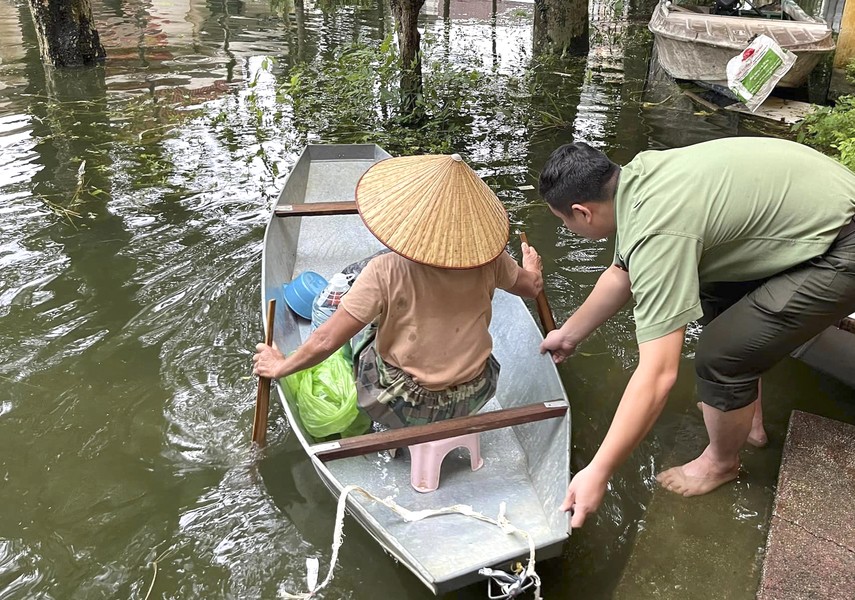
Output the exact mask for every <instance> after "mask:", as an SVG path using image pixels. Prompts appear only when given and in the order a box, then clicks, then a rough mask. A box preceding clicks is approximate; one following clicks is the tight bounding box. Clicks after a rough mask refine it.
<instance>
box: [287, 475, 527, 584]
mask: <svg viewBox="0 0 855 600" xmlns="http://www.w3.org/2000/svg"><path fill="white" fill-rule="evenodd" d="M351 492H359V493H360V494H362V495H363V496H365V497H366V498H369V499H371V500H374V501H375V502H379V503H380V504H382V505H384V506H386V507H388V508H389V509H391V510H392V511H393V512H395V513H396V514H398V515H400V516H401V517H402V518H403V519H404V521H407V522H415V521H421V520H423V519H427V518H428V517H435V516H439V515H450V514H460V515H463V516H466V517H471V518H473V519H477V520H479V521H484V522H486V523H492V524H493V525H496V526H498V527H499V528H500V529H501V530H502V531H503V532H504V533H506V534H508V535H512V534H518V535H521V536H523V537H524V538H525V539H526V541H527V542H528V550H529V556H528V564H527V565H526V566H525V568H524V570H523V571H522V573H521V574H520V575H518V576H515V581H514V582H510V581H506V580H505V578H507V577H509V575H508V574H507V573H504V572H502V571H494V570H492V569H481V570H480V571H479V573H481V574H482V575H485V576H487V577H491V578H493V580H494V581H495V582H496V583H497V584H498V585H499V587H500V589H501V590H502V592H503V594H506V595H503V596H492V595H491V596H490V597H491V598H505V597H507V598H513V597H516V596H517V595H518V594H519V593H520V592H522V591H523V590H524V589H528V588H529V587H531V586H532V585H534V600H542V597H541V595H540V577H539V576H538V574H537V573H536V572H535V570H534V550H535V545H534V540H533V539H532V537H531V536H530V535H529V534H528V533H527V532H526V531H524V530H522V529H519V528H518V527H514V525H512V524H511V522H510V521H509V520H508V519H507V517H505V510H506V505H505V503H504V502H502V503H501V504H500V505H499V515H498V517H497V518H495V519H491V518H490V517H487V516H485V515H483V514H481V513H479V512H476V511H475V510H473V509H472V507H471V506H469V505H466V504H455V505H454V506H446V507H443V508H436V509H427V510H418V511H412V510H409V509H407V508H404V507H403V506H400V505H399V504H397V503H396V502H395V501H394V500H392V498H386V499H385V500H384V499H380V498H378V497H377V496H375V495H374V494H372V493H371V492H369V491H368V490H365V489H363V488H362V487H360V486H358V485H348V486H345V487H344V489H342V491H341V495H340V496H339V498H338V506H337V508H336V515H335V518H336V523H335V530H334V531H333V542H332V557H331V559H330V568H329V571H328V572H327V576H326V577H325V578H324V580H323V581H322V582H321V583H320V584H318V583H317V581H318V570H319V569H318V559H317V558H307V559H306V582H307V584H308V588H309V591H308V592H303V593H297V594H292V593H290V592H288V591H287V590H284V589H281V588H280V590H279V595H280V596H281V597H283V598H287V599H288V600H307V599H309V598H314V597H315V594H317V593H318V592H319V591H321V590H322V589H324V588H325V587H326V586H327V585H329V583H330V582H331V581H332V578H333V571H334V570H335V566H336V563H337V562H338V552H339V549H340V548H341V545H342V543H343V542H344V514H345V507H346V505H347V497H348V496H349V495H350V493H351ZM502 576H504V577H502ZM526 581H528V583H526V584H525V585H523V584H524V583H525V582H526ZM488 583H489V582H488ZM488 589H489V588H488Z"/></svg>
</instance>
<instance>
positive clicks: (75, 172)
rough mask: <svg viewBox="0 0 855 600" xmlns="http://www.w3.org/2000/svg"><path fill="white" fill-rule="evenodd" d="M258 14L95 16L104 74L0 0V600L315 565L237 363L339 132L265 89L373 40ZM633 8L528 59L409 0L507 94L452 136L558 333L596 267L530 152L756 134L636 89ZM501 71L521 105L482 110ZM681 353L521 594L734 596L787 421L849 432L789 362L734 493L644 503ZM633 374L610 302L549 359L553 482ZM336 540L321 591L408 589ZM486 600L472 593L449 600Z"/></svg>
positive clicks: (258, 8) (508, 17) (742, 584)
mask: <svg viewBox="0 0 855 600" xmlns="http://www.w3.org/2000/svg"><path fill="white" fill-rule="evenodd" d="M272 4H273V6H271V3H268V2H263V1H257V2H256V1H248V2H244V1H236V0H229V1H226V2H218V1H208V2H204V1H202V0H185V1H183V2H178V1H177V0H175V1H142V0H101V1H98V0H94V8H95V12H96V18H97V22H98V26H99V29H100V31H101V34H102V39H103V42H104V44H105V45H106V47H107V52H108V55H109V59H108V61H107V62H106V64H105V65H104V66H102V67H98V68H94V69H86V70H79V71H72V72H67V73H54V72H52V71H50V70H46V69H45V68H44V67H43V66H42V64H41V62H40V61H39V57H38V49H37V47H36V46H35V41H34V40H35V38H34V33H33V25H32V22H31V20H30V17H29V13H28V9H27V6H26V2H24V1H23V0H0V215H2V216H0V266H2V271H0V364H2V367H0V475H2V485H0V506H2V507H3V508H2V510H0V598H3V599H7V598H8V599H11V598H21V599H24V598H27V599H30V598H146V597H147V594H148V593H149V592H150V594H151V595H150V596H148V597H150V598H242V599H243V598H275V597H277V593H278V590H279V589H280V588H282V587H285V588H287V589H290V590H298V589H302V587H303V586H302V576H303V572H304V557H305V556H306V555H318V556H320V557H321V559H322V562H323V561H325V560H327V559H328V558H329V543H330V538H331V534H332V527H333V523H332V521H333V512H334V501H333V499H332V498H330V497H329V494H328V493H327V491H326V489H325V488H323V486H322V485H321V484H320V483H319V482H318V481H317V479H316V477H315V475H314V472H313V471H312V469H311V467H310V466H309V464H308V462H307V461H306V460H305V459H304V458H303V456H302V454H301V452H300V450H299V448H298V447H297V444H296V443H294V442H293V441H292V440H289V436H288V432H287V425H286V423H285V422H284V419H283V417H282V415H281V413H279V412H278V411H277V412H276V413H275V414H274V420H273V427H274V429H273V430H272V431H271V433H270V435H269V440H270V449H269V453H268V455H267V457H266V458H265V459H264V460H263V462H262V463H261V465H260V469H259V470H256V469H254V468H253V467H252V465H253V457H252V456H250V454H249V452H248V450H247V446H248V436H249V429H250V422H251V418H252V409H253V403H254V392H255V383H254V381H253V380H252V379H251V378H250V377H249V374H250V361H249V356H250V350H249V349H250V348H252V347H253V346H254V344H255V343H256V341H257V340H258V339H259V336H260V331H259V315H258V314H257V312H256V310H257V306H258V296H259V290H258V288H259V273H260V264H259V261H260V248H261V236H262V231H263V227H264V222H265V217H266V214H267V211H268V209H269V206H270V203H271V201H272V199H273V198H274V197H275V196H276V193H277V191H278V190H279V188H280V186H281V183H282V179H283V176H284V174H286V173H287V170H288V168H289V166H290V165H291V164H292V163H293V161H294V160H295V158H296V155H297V153H298V152H299V149H300V147H301V146H302V145H303V144H304V143H305V142H306V141H307V140H311V141H342V140H349V139H352V138H353V136H354V135H356V134H355V133H354V132H353V131H351V130H348V129H347V128H345V127H343V126H342V125H341V123H340V122H337V121H336V120H335V118H334V114H335V112H336V108H335V107H334V106H328V107H327V108H321V110H320V113H317V114H315V115H314V116H315V117H319V118H318V119H313V120H312V122H311V123H309V122H306V121H304V120H301V117H300V116H299V115H295V114H292V113H291V112H289V110H288V109H282V105H281V104H277V101H276V93H275V88H276V85H277V84H278V82H282V81H285V80H286V79H287V77H288V76H289V70H290V69H291V68H292V65H293V64H296V63H298V62H299V61H301V60H303V61H309V62H312V61H317V62H319V63H320V64H326V63H324V61H333V60H334V59H335V52H336V49H338V48H341V47H342V46H344V45H346V44H350V43H351V42H352V41H354V40H362V41H364V42H368V43H371V44H379V42H380V41H381V40H382V39H383V38H384V36H385V34H386V33H387V32H388V31H389V28H390V27H391V23H390V21H389V17H388V15H389V11H388V7H385V6H383V5H382V4H381V5H378V4H375V3H374V2H364V3H345V2H324V3H323V4H308V3H306V4H305V5H303V4H297V5H296V6H294V5H292V4H290V3H289V2H287V1H286V0H282V1H274V2H272ZM647 10H648V9H647V8H645V7H643V6H639V7H621V8H619V9H614V8H609V9H604V8H597V10H596V11H595V14H596V16H597V20H596V21H595V27H594V33H595V44H594V49H593V51H592V53H591V56H590V57H589V58H588V59H587V60H584V59H582V60H580V59H567V60H564V61H557V62H556V61H551V62H546V63H539V62H538V63H537V66H536V67H535V68H534V70H533V71H532V70H529V69H528V67H529V64H530V61H531V60H532V54H533V51H532V48H531V39H532V31H531V11H532V5H531V4H530V3H527V2H500V3H498V13H499V14H498V17H497V18H496V19H495V20H493V19H491V5H490V3H489V2H487V3H483V2H462V1H460V2H458V1H455V2H452V3H450V4H442V3H432V4H431V3H429V4H428V5H427V7H426V10H425V14H424V15H423V25H424V28H425V30H426V32H427V33H428V34H429V36H428V37H430V38H432V39H433V41H432V42H431V48H432V49H433V50H432V52H433V53H434V54H433V56H434V57H435V58H433V59H431V60H433V61H434V62H433V64H435V65H436V64H440V63H438V62H437V61H439V60H440V59H442V60H447V61H450V62H449V63H448V64H463V63H465V64H466V65H469V66H472V65H473V64H480V67H479V68H480V71H481V73H482V74H483V75H484V76H485V77H491V78H492V79H491V81H492V80H496V81H498V80H499V75H502V76H504V77H506V79H502V81H504V83H503V84H502V85H504V86H505V87H497V88H495V90H494V91H493V92H491V91H490V90H489V89H488V90H487V91H485V92H484V93H481V94H478V95H476V96H474V97H473V100H472V102H471V103H470V105H468V106H467V110H468V111H469V113H470V114H471V118H470V119H468V120H465V121H463V122H462V124H459V127H458V129H457V130H455V131H456V132H455V133H454V136H453V141H454V143H455V146H456V147H455V149H456V150H457V151H459V152H461V153H462V154H464V155H466V156H467V157H468V158H469V159H470V160H471V162H472V163H473V164H474V165H475V167H476V168H477V169H478V170H479V173H480V174H481V175H482V176H483V177H485V178H486V179H487V180H488V181H489V182H490V183H491V184H492V185H494V186H495V187H496V189H497V190H498V191H499V193H500V195H501V196H502V198H503V200H504V201H505V202H506V204H507V205H508V207H509V209H510V211H511V214H512V218H513V221H514V223H515V224H516V225H517V226H519V227H524V228H525V229H526V230H527V232H528V235H529V238H530V239H531V240H532V243H533V244H535V245H536V246H537V247H538V249H539V250H540V251H541V253H542V254H543V255H544V256H545V258H546V273H547V285H548V291H549V294H550V298H551V302H552V306H553V309H554V310H555V312H556V313H557V315H558V316H559V320H561V319H562V318H563V315H566V314H567V312H568V311H570V310H572V309H573V308H574V307H575V306H577V305H578V303H579V302H580V301H581V300H582V299H583V298H584V296H585V294H586V293H587V291H588V290H589V289H590V288H591V286H592V285H593V283H594V281H595V279H596V277H597V275H598V273H599V271H600V270H601V269H602V267H603V266H604V265H606V264H607V262H608V260H609V258H610V256H611V253H610V250H609V249H608V248H607V247H606V245H605V244H602V243H598V242H588V241H584V240H580V239H577V238H575V237H573V236H571V235H570V234H568V233H567V232H566V231H564V230H561V229H559V227H558V225H559V224H558V221H557V220H555V219H554V218H552V217H551V216H550V215H549V214H548V212H547V211H546V209H545V208H544V207H543V205H541V204H540V203H539V202H538V201H537V197H536V193H535V192H534V191H532V190H531V189H528V186H531V185H533V184H534V183H535V177H536V175H535V174H536V172H537V169H538V168H539V166H540V165H541V164H542V162H543V160H544V159H545V157H546V156H547V154H548V153H549V152H550V151H551V149H552V148H554V147H555V146H556V145H557V144H559V143H562V142H565V141H569V140H570V139H571V138H574V137H575V138H580V139H585V140H588V141H590V142H591V143H594V144H596V145H598V146H601V147H603V148H605V149H607V150H608V152H609V153H610V155H611V156H612V158H613V159H615V160H616V161H618V162H626V161H628V160H629V159H631V157H632V156H633V155H634V154H635V153H636V152H638V151H640V150H644V149H647V148H667V147H673V146H680V145H685V144H689V143H692V142H697V141H702V140H706V139H712V138H716V137H722V136H728V135H753V134H759V133H761V128H759V127H758V126H757V125H755V124H753V123H751V122H748V121H740V119H739V117H737V116H736V115H724V114H705V113H700V112H698V111H697V108H696V107H695V106H694V105H692V104H691V103H690V102H689V101H688V100H686V99H685V98H681V97H679V94H678V93H676V95H675V92H674V90H673V89H670V88H664V91H663V88H656V89H655V90H650V89H648V90H647V91H645V86H644V82H645V78H646V75H647V56H648V52H649V40H648V39H647V37H646V35H645V32H646V29H645V27H644V25H645V22H646V14H647V13H646V12H645V11H647ZM443 15H447V17H444V16H443ZM265 57H275V58H276V59H277V62H276V64H275V65H274V66H272V67H271V66H270V65H269V64H267V63H265ZM473 61H474V62H473ZM428 64H431V63H430V61H428ZM441 71H442V69H439V72H441ZM526 73H528V77H529V78H530V79H528V80H526V79H525V76H526V75H525V74H526ZM491 74H493V75H491ZM514 77H518V78H519V79H520V80H525V81H526V82H527V83H526V85H527V86H528V85H531V86H534V87H529V88H526V89H528V90H529V91H527V92H526V91H523V92H518V93H517V92H515V94H516V95H515V96H514V100H513V102H511V103H510V104H511V105H512V106H513V108H514V110H501V103H502V102H501V101H502V98H504V97H505V96H503V95H504V94H508V93H511V91H513V90H516V89H517V88H515V87H514V84H513V82H511V83H509V81H511V80H512V79H513V78H514ZM508 78H510V79H508ZM253 81H256V82H257V83H256V84H255V85H252V84H251V82H253ZM485 81H486V80H485ZM538 86H539V87H538ZM488 87H489V86H488ZM491 89H492V88H491ZM531 90H535V92H532V91H531ZM490 94H493V95H492V96H491V95H490ZM497 99H498V100H497ZM277 107H278V108H277ZM327 110H328V111H329V113H328V114H327V112H325V111H327ZM541 111H546V112H549V113H550V114H551V115H552V117H553V118H551V119H546V118H545V117H542V116H540V113H541ZM272 115H278V116H277V118H272ZM547 125H548V126H547ZM763 132H764V133H768V131H763ZM369 133H370V132H369ZM387 150H389V151H391V152H393V153H396V152H402V151H406V150H407V148H406V147H405V146H404V142H401V143H400V145H399V147H389V146H387ZM691 350H692V348H691V344H690V345H689V346H688V347H687V350H686V364H685V367H686V368H684V369H683V371H684V372H683V375H682V377H681V380H680V383H679V385H678V388H677V389H676V390H675V392H674V394H673V396H672V399H671V401H670V403H669V406H668V409H667V411H666V413H665V414H664V415H663V417H662V419H660V422H659V423H658V424H657V426H656V428H655V429H654V431H653V432H652V433H651V435H650V436H648V439H647V440H646V441H645V442H644V444H643V445H642V446H641V448H639V450H638V451H636V453H635V454H634V455H633V457H632V459H631V460H630V461H629V462H628V463H627V465H626V466H625V467H624V468H623V469H622V470H621V471H620V472H619V473H618V474H617V475H616V477H615V478H614V480H613V482H612V486H611V490H610V493H609V495H608V496H607V498H606V501H605V503H604V505H603V507H602V509H601V510H600V512H599V514H598V516H597V518H596V519H594V520H592V521H590V522H589V524H588V525H587V526H586V528H585V529H584V530H583V531H581V532H576V533H575V534H574V535H573V537H572V539H571V541H570V542H569V543H568V544H567V549H566V553H565V557H564V558H563V559H561V560H555V561H550V562H547V563H544V564H543V565H541V566H540V571H541V573H542V575H543V577H544V582H545V588H544V595H545V597H547V598H610V597H624V598H646V597H674V598H683V597H722V598H724V597H728V598H745V599H747V598H752V597H753V586H754V585H756V580H757V577H758V576H759V571H758V565H759V564H760V556H761V555H760V551H761V548H762V546H763V544H764V539H765V530H766V524H767V520H768V516H769V510H770V506H771V499H772V494H773V485H774V481H775V476H776V473H777V465H778V460H779V454H780V446H781V443H782V440H783V436H784V433H785V427H786V420H787V416H788V414H789V411H790V410H791V409H792V408H794V407H799V408H805V409H808V410H811V411H812V412H819V413H822V414H827V415H832V416H837V417H840V418H844V419H847V420H850V421H855V408H853V406H855V403H852V400H853V397H855V395H853V393H852V392H851V391H850V390H848V389H845V388H843V386H840V385H839V384H836V383H835V382H834V381H831V380H829V379H826V378H823V377H821V376H819V375H816V374H814V373H813V372H811V371H810V370H808V369H807V368H806V367H804V366H802V365H800V364H795V363H787V364H786V365H784V366H782V367H780V368H778V369H776V370H775V371H774V372H773V374H772V375H771V376H770V377H769V378H768V380H767V382H766V388H765V389H766V394H767V398H768V399H769V401H768V402H767V403H766V406H767V414H768V420H769V431H770V436H771V438H772V446H771V448H770V449H767V450H763V451H751V452H748V453H747V455H746V470H747V475H746V476H745V477H743V478H742V479H741V480H740V482H739V483H738V484H736V485H735V486H733V487H731V488H728V489H726V490H723V491H722V492H720V493H717V494H713V495H711V496H710V497H708V498H707V499H705V500H703V501H702V502H695V503H687V502H684V501H679V502H677V501H675V500H674V499H672V498H668V497H665V496H662V495H661V494H658V493H654V486H653V474H654V473H655V472H657V471H658V470H659V469H660V468H661V467H662V466H663V465H667V464H671V463H672V462H675V461H677V460H682V459H685V458H688V456H689V455H690V454H691V453H692V452H693V451H695V450H696V449H697V447H698V446H699V445H701V444H702V443H703V428H702V423H701V419H700V415H699V414H698V413H696V409H695V408H694V402H693V400H692V390H691V386H692V378H691V368H690V367H691V364H690V358H691ZM635 358H636V356H635V346H634V344H633V336H632V323H631V320H630V318H629V315H628V314H622V315H620V316H619V317H618V318H616V319H615V320H614V321H612V322H610V323H608V324H607V325H605V326H604V327H603V328H602V329H601V331H599V332H598V333H596V334H595V335H594V336H592V338H591V340H590V341H589V342H588V343H587V344H586V345H585V346H584V347H583V348H582V353H580V354H579V356H577V357H576V358H575V359H573V360H572V361H571V362H570V363H569V364H567V365H565V366H564V367H562V374H563V376H564V381H565V384H566V386H567V390H568V394H569V395H570V397H571V400H572V402H573V436H574V455H573V463H574V465H575V466H576V467H577V468H578V467H579V466H582V465H584V464H585V463H586V462H587V460H589V459H590V457H591V456H592V455H593V452H594V451H595V449H596V445H597V444H598V443H599V441H600V440H601V439H602V436H603V435H604V433H605V431H606V428H607V426H608V423H609V421H610V418H611V415H612V413H613V411H614V409H615V407H616V405H617V402H618V400H619V398H620V394H621V392H622V389H623V385H624V384H625V383H626V381H627V380H628V378H629V375H630V370H631V368H632V366H633V364H634V361H635ZM648 509H649V510H648ZM704 527H706V529H704ZM346 532H347V534H348V535H347V538H346V542H345V545H344V548H343V551H342V556H341V560H340V568H339V570H338V571H337V574H336V579H335V581H334V583H333V586H332V588H331V589H330V590H329V591H328V592H326V593H325V594H324V597H326V598H359V599H364V598H380V597H388V598H404V597H407V598H428V597H429V594H428V593H427V592H426V591H425V590H424V589H423V588H422V586H421V585H420V584H419V583H418V582H417V581H416V580H415V578H414V577H412V576H411V575H410V574H409V573H408V572H407V571H406V570H405V569H404V568H402V567H400V566H399V565H396V564H395V563H394V562H393V561H392V560H391V559H390V558H389V557H388V556H386V555H385V554H384V553H383V552H382V550H381V549H380V548H379V547H378V546H377V545H376V543H374V542H373V540H371V539H370V538H368V537H367V536H366V535H365V534H364V533H362V532H361V531H360V530H358V528H357V527H355V526H352V524H351V526H349V527H348V528H347V529H346ZM669 548H670V549H672V551H671V552H670V553H669V551H667V549H669ZM673 549H679V550H680V552H676V553H675V552H673ZM725 550H726V551H725ZM707 554H709V555H714V556H717V557H720V558H721V560H722V561H723V563H724V567H723V568H724V569H725V571H726V572H728V573H731V576H730V577H728V578H724V579H718V580H716V581H712V582H710V581H708V579H707V578H705V577H704V576H703V574H702V573H701V571H702V570H701V569H699V570H698V573H697V574H695V575H692V574H691V573H690V574H689V575H687V576H686V577H688V579H687V580H685V581H688V583H687V584H685V585H684V587H682V588H674V586H673V585H672V583H671V581H672V580H671V579H670V578H671V575H670V574H671V573H672V572H673V571H675V570H679V569H680V568H681V567H680V564H679V560H680V556H682V557H683V560H686V557H693V556H694V557H699V556H705V555H707ZM678 555H679V556H678ZM152 561H157V565H158V570H157V578H156V580H155V581H154V585H153V587H151V586H152V581H153V575H154V569H153V567H152V566H151V564H150V563H151V562H152ZM728 561H729V562H728ZM639 578H641V580H642V581H644V584H643V585H642V584H639V583H638V581H639ZM687 589H688V590H689V592H688V594H687V591H686V590H687ZM483 596H484V590H483V589H482V588H481V587H480V586H479V587H475V588H469V589H466V590H463V591H461V592H460V593H459V594H455V595H454V597H459V598H481V597H483Z"/></svg>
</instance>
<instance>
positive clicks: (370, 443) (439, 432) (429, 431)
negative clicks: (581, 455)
mask: <svg viewBox="0 0 855 600" xmlns="http://www.w3.org/2000/svg"><path fill="white" fill-rule="evenodd" d="M568 408H569V406H568V404H567V402H566V401H564V400H555V401H552V402H541V403H538V404H529V405H527V406H519V407H516V408H506V409H503V410H496V411H492V412H487V413H481V414H478V415H471V416H468V417H458V418H456V419H448V420H446V421H438V422H436V423H431V424H429V425H414V426H413V427H405V428H402V429H389V430H387V431H381V432H379V433H369V434H367V435H360V436H357V437H352V438H345V439H342V440H336V441H335V442H327V443H322V444H316V445H314V446H312V447H311V448H310V449H309V451H310V452H312V454H314V455H315V456H317V457H318V458H320V459H321V460H322V461H324V462H326V461H329V460H335V459H338V458H347V457H349V456H360V455H362V454H368V453H369V452H377V451H379V450H389V449H390V448H403V447H404V446H411V445H413V444H421V443H424V442H433V441H436V440H443V439H446V438H450V437H456V436H458V435H467V434H470V433H480V432H482V431H489V430H491V429H501V428H502V427H510V426H511V425H522V424H523V423H532V422H534V421H542V420H544V419H555V418H559V417H563V416H564V415H565V414H567V409H568Z"/></svg>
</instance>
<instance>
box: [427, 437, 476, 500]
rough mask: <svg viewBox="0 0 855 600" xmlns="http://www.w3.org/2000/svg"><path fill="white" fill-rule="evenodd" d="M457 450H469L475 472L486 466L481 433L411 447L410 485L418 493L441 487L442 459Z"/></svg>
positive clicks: (470, 460)
mask: <svg viewBox="0 0 855 600" xmlns="http://www.w3.org/2000/svg"><path fill="white" fill-rule="evenodd" d="M455 448H468V449H469V462H470V464H471V465H472V470H473V471H477V470H478V469H480V468H481V467H483V466H484V461H483V460H481V434H479V433H470V434H468V435H459V436H457V437H453V438H446V439H444V440H437V441H435V442H425V443H423V444H414V445H412V446H410V460H411V465H410V484H411V485H412V486H413V488H415V490H416V491H417V492H422V493H426V492H432V491H434V490H435V489H436V488H438V487H439V471H440V468H441V467H442V459H444V458H445V456H446V455H447V454H448V453H449V452H451V451H452V450H454V449H455Z"/></svg>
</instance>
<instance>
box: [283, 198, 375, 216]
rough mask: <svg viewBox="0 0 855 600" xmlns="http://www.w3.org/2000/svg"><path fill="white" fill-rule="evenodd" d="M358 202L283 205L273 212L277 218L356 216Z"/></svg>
mask: <svg viewBox="0 0 855 600" xmlns="http://www.w3.org/2000/svg"><path fill="white" fill-rule="evenodd" d="M357 212H358V211H357V210H356V202H352V201H351V202H312V203H311V204H302V203H301V204H282V205H280V206H277V207H276V210H275V211H274V212H273V214H275V215H276V216H277V217H311V216H320V215H355V214H356V213H357Z"/></svg>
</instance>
